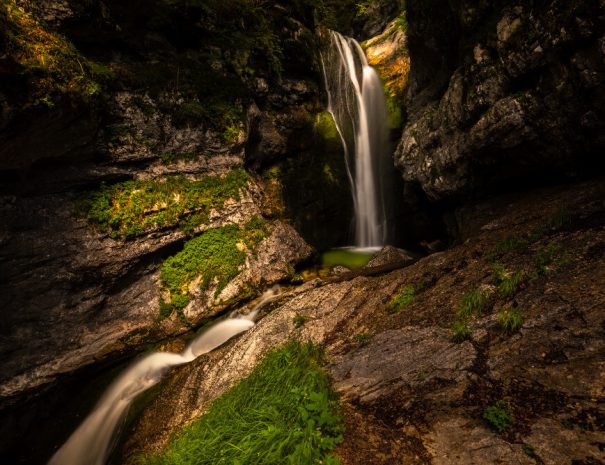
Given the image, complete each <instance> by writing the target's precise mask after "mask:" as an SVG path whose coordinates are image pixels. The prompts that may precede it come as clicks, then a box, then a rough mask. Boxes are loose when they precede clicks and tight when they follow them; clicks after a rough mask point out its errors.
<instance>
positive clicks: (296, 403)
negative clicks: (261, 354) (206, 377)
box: [139, 343, 344, 465]
mask: <svg viewBox="0 0 605 465" xmlns="http://www.w3.org/2000/svg"><path fill="white" fill-rule="evenodd" d="M322 363H323V361H322V351H321V349H320V348H318V347H317V346H313V345H311V344H300V343H290V344H288V345H286V346H285V347H283V348H280V349H277V350H275V351H273V352H271V353H269V354H268V355H267V356H266V357H265V358H264V360H263V361H262V362H261V363H260V365H259V366H258V367H257V368H256V369H255V370H254V371H253V372H252V374H251V375H250V376H249V377H248V378H246V379H244V380H243V381H241V382H240V383H239V384H238V385H236V386H235V387H234V388H233V389H231V390H230V391H228V392H227V393H225V394H223V395H222V396H221V397H219V398H218V399H217V400H216V401H214V403H213V404H212V406H211V407H210V409H209V411H208V413H206V414H205V415H204V416H202V417H201V418H199V419H198V420H196V421H195V422H194V423H193V424H191V425H189V426H187V427H186V428H185V429H184V430H183V431H181V432H180V433H179V434H177V435H176V436H175V437H174V438H173V439H172V440H171V442H170V443H169V445H168V447H167V449H166V450H165V451H164V452H162V453H161V454H160V455H157V456H150V457H144V458H140V460H139V464H140V465H234V464H241V465H243V464H255V465H277V464H290V465H316V464H324V465H337V464H338V463H339V461H338V459H336V458H335V457H334V456H333V455H332V453H331V452H332V450H333V449H334V448H335V447H336V446H337V445H338V444H339V443H340V442H341V441H342V434H343V432H344V427H343V425H342V419H341V417H340V415H339V413H338V403H337V401H336V395H335V393H334V392H333V390H332V389H331V387H330V384H329V380H328V377H327V375H326V374H325V373H324V372H323V371H322V369H321V364H322Z"/></svg>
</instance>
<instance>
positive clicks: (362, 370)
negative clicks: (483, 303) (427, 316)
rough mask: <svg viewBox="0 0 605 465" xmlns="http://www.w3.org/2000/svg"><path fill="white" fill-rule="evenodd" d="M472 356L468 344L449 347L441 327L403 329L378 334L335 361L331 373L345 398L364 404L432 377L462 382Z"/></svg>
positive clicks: (470, 365) (472, 353) (471, 361)
mask: <svg viewBox="0 0 605 465" xmlns="http://www.w3.org/2000/svg"><path fill="white" fill-rule="evenodd" d="M476 356H477V353H476V350H475V348H474V347H473V345H472V344H471V343H470V342H464V343H462V344H456V343H453V342H451V340H450V339H448V334H447V332H445V331H443V330H441V329H437V328H418V327H407V328H402V329H398V330H390V331H385V332H383V333H380V334H378V335H376V336H375V337H373V338H372V339H371V340H370V342H369V343H368V345H366V346H364V347H362V348H360V349H359V350H355V351H353V352H350V353H348V354H345V355H344V356H342V357H341V358H340V359H338V360H336V361H335V364H334V365H333V366H332V368H331V374H332V376H333V378H334V386H335V388H336V389H337V390H338V391H340V392H343V393H344V395H345V397H347V398H358V399H359V400H361V401H362V402H370V401H373V400H376V399H378V398H380V397H383V396H386V395H389V394H390V393H392V392H394V391H395V390H397V389H398V388H400V387H403V386H409V387H412V388H413V387H415V386H419V385H420V384H423V383H426V382H428V381H430V380H432V379H439V380H447V381H460V380H463V379H464V378H465V377H466V376H467V371H468V370H469V369H470V368H471V367H472V365H473V363H474V361H475V358H476Z"/></svg>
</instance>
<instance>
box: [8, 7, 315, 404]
mask: <svg viewBox="0 0 605 465" xmlns="http://www.w3.org/2000/svg"><path fill="white" fill-rule="evenodd" d="M143 3H145V5H144V6H145V8H141V6H142V5H143ZM143 3H141V2H131V3H130V4H128V5H126V4H124V3H123V2H118V1H115V2H114V1H108V2H105V1H103V2H99V1H92V2H88V1H86V2H81V1H78V0H73V1H72V0H69V1H68V0H65V1H63V0H61V1H54V0H48V1H43V2H29V1H25V0H24V1H16V0H11V1H9V2H5V3H3V4H2V6H0V16H1V18H2V21H3V24H4V22H5V21H6V24H7V28H3V30H2V31H0V44H1V46H2V47H3V48H2V51H0V80H1V81H2V83H3V85H2V86H0V87H1V89H0V130H1V132H0V176H1V178H2V187H1V188H0V217H1V218H2V221H0V256H1V257H2V258H1V260H0V275H2V277H3V279H2V281H1V283H0V304H1V305H2V318H1V323H0V334H1V337H0V340H1V342H0V358H1V359H2V369H1V370H0V371H1V372H2V374H1V375H0V408H1V407H2V406H4V405H5V404H8V403H11V402H13V401H14V400H15V399H13V398H12V396H14V395H16V394H19V393H21V392H23V391H26V390H28V389H30V388H33V387H36V386H41V385H43V384H46V383H49V382H52V381H53V380H55V379H56V378H57V376H59V375H61V374H63V373H68V372H71V371H73V370H76V369H79V368H81V367H82V366H85V365H89V364H92V363H97V362H99V361H103V360H107V359H109V358H111V357H116V356H120V355H124V354H128V353H133V351H134V350H137V349H136V348H138V347H140V346H141V345H142V344H146V343H153V342H154V341H158V340H160V339H162V338H165V337H166V336H168V335H174V334H179V333H182V332H184V331H189V330H190V329H191V328H192V327H195V326H196V325H198V324H200V323H202V322H203V321H204V320H206V319H208V318H209V317H211V316H215V315H217V314H219V313H220V312H223V311H225V310H226V309H228V308H229V305H235V304H236V303H237V302H238V301H241V299H242V296H247V298H250V297H252V296H253V295H254V293H255V292H259V291H260V290H261V287H262V286H265V285H271V284H272V283H275V282H278V281H280V280H284V279H287V278H288V276H289V275H290V274H291V273H292V271H291V270H292V266H293V265H295V264H296V263H297V262H299V261H301V260H304V259H306V258H307V257H309V255H310V254H311V252H312V251H311V249H310V247H309V246H308V245H307V244H306V242H305V241H304V240H303V239H302V238H301V237H300V235H299V234H298V233H297V232H296V231H295V230H294V229H293V228H292V227H291V226H289V225H288V224H287V222H286V221H283V220H282V219H278V216H279V214H280V212H282V211H283V205H281V204H283V201H282V200H281V199H280V198H279V197H280V195H279V193H278V194H277V195H273V194H272V193H271V192H270V190H269V189H268V188H267V185H268V182H267V179H266V178H263V177H262V176H260V175H258V176H256V175H252V176H251V178H250V180H249V182H247V185H246V186H244V187H243V188H242V189H240V191H239V194H238V195H239V199H226V200H225V202H224V204H223V205H222V206H221V207H220V208H215V209H211V210H210V211H208V215H207V216H208V218H204V219H203V220H202V221H198V223H196V224H192V225H191V226H192V227H193V229H191V230H188V229H187V228H185V229H184V228H182V227H176V226H174V225H168V226H161V225H159V226H158V225H156V226H155V227H153V228H151V229H149V230H146V231H144V233H142V234H138V233H137V234H136V235H134V236H133V237H128V238H124V237H112V236H111V235H108V234H107V231H105V230H103V229H102V228H97V229H95V227H94V226H93V225H92V224H89V222H88V221H87V220H86V218H83V217H82V216H83V215H82V214H81V212H80V204H81V203H82V201H83V200H84V199H86V197H87V195H88V194H89V193H90V192H100V191H101V190H102V189H103V187H102V186H103V185H114V184H116V183H118V182H123V181H137V182H147V181H149V182H158V183H162V182H163V181H165V180H166V179H168V178H169V177H172V176H181V177H184V179H186V180H187V181H191V182H194V181H199V180H201V179H207V177H208V176H216V175H224V174H225V173H229V172H231V171H232V170H234V169H242V168H243V167H244V165H246V166H248V167H253V168H258V167H260V166H261V165H263V166H264V165H266V164H268V163H273V162H274V161H275V160H276V159H278V158H280V157H281V158H285V157H287V156H291V155H292V154H299V153H302V152H303V149H304V151H306V152H305V153H307V154H309V153H315V152H316V151H318V147H319V145H318V144H320V143H321V141H322V138H321V136H314V137H306V138H303V139H304V140H305V144H306V145H304V147H302V146H301V144H298V145H297V144H296V141H297V140H298V139H299V136H300V134H301V133H303V134H307V135H309V134H315V132H314V129H313V125H312V124H311V123H309V120H311V121H312V120H313V118H314V117H316V116H317V114H318V113H320V110H321V105H320V95H319V87H318V84H317V80H318V77H319V68H318V67H317V63H316V61H315V57H314V53H315V50H316V44H315V42H314V41H315V38H314V36H313V31H312V29H313V27H314V22H313V20H312V18H311V19H310V20H309V18H308V17H307V13H308V11H294V10H288V9H280V8H277V7H276V8H271V9H270V11H269V12H268V13H267V15H268V16H267V15H266V16H267V18H268V19H267V21H269V22H268V23H267V24H265V23H263V24H265V26H264V27H265V29H262V27H261V26H259V25H258V24H257V23H254V24H250V25H245V27H248V28H249V29H248V30H247V31H245V32H248V33H250V34H252V35H254V37H257V39H258V38H260V39H262V38H264V39H267V40H274V39H275V40H277V39H276V38H275V37H277V36H275V37H274V36H273V35H271V34H273V32H275V30H277V31H278V32H279V40H280V44H281V45H280V46H282V47H283V48H280V52H279V53H282V52H283V53H284V54H290V53H291V54H292V57H293V58H292V59H288V60H283V61H281V62H279V63H278V62H274V61H272V60H273V59H275V60H277V61H279V58H280V56H278V55H276V54H274V55H271V54H269V55H266V54H265V52H266V51H268V48H267V47H268V46H267V43H266V42H264V45H263V47H261V49H262V50H261V49H259V48H258V47H256V45H255V42H254V41H252V42H250V43H249V42H246V41H239V42H237V43H231V42H229V41H227V39H224V38H221V39H216V38H214V37H212V38H209V37H207V36H206V34H207V32H208V30H209V28H210V29H211V30H215V28H216V27H222V28H227V30H228V29H229V28H234V30H237V28H240V27H244V26H242V23H241V21H240V19H241V18H239V17H235V18H233V11H230V10H228V7H225V8H226V10H225V11H222V10H220V8H222V6H221V5H215V6H213V7H212V8H208V9H204V8H201V9H200V8H196V7H191V8H189V9H188V8H185V7H184V6H183V5H181V6H178V5H173V4H172V2H163V1H152V2H143ZM184 3H186V2H184ZM20 7H22V9H21V8H20ZM219 10H220V11H219ZM213 14H221V15H223V16H222V17H221V18H222V19H221V22H220V23H219V24H218V26H217V24H215V23H214V22H213V17H212V15H213ZM238 14H239V13H238ZM263 14H265V13H263ZM236 16H237V15H236ZM141 24H144V25H145V27H144V28H141V27H140V25H141ZM276 24H279V27H277V26H276ZM259 28H260V29H259ZM272 28H277V29H272ZM177 31H178V34H176V35H175V33H176V32H177ZM221 31H222V29H221ZM272 31H273V32H272ZM219 32H220V31H219ZM223 32H224V31H223ZM231 32H233V30H232V31H231ZM240 33H242V32H241V31H240ZM242 34H243V33H242ZM276 34H277V32H276ZM217 35H220V34H219V33H218V32H217ZM221 37H222V36H221ZM260 39H259V40H260ZM28 41H30V42H28ZM32 41H33V42H32ZM36 41H39V42H36ZM45 41H46V42H45ZM183 41H184V42H183ZM217 41H218V42H219V43H218V44H217V43H216V42H217ZM221 41H222V42H221ZM34 47H38V48H36V50H47V49H48V50H50V52H49V53H50V55H52V56H53V57H55V58H56V59H57V60H64V61H59V66H58V68H57V69H55V70H54V71H53V69H52V68H50V66H51V65H50V64H49V67H48V73H47V74H45V72H46V69H47V68H45V66H44V63H47V62H45V61H44V60H48V63H54V61H50V58H49V57H50V55H49V57H45V56H42V63H41V64H40V63H38V64H36V63H37V62H36V61H35V60H36V59H40V58H39V56H35V55H32V56H30V55H28V54H29V53H31V49H32V48H34ZM275 53H277V51H275ZM23 56H25V58H27V59H29V61H27V60H24V59H23ZM57 57H58V58H57ZM55 58H53V60H54V59H55ZM19 60H22V61H19ZM32 62H33V63H34V65H31V63H32ZM302 64H304V66H303V65H302ZM28 66H29V68H28ZM32 66H33V67H32ZM74 66H75V68H74ZM277 68H279V72H280V73H281V75H279V76H278V70H277ZM81 82H84V83H86V87H82V86H80V84H78V83H81ZM212 85H214V87H212ZM217 85H218V86H220V88H216V86H217ZM78 86H80V87H78ZM74 89H76V90H74ZM248 109H250V110H249V111H248ZM246 116H249V119H248V118H247V117H246ZM257 120H258V121H260V123H259V124H257ZM301 122H303V123H305V124H303V123H301ZM301 125H302V126H301ZM301 128H302V129H301ZM255 137H258V138H259V139H260V141H261V142H260V143H259V144H256V145H255V144H252V142H251V141H252V140H253V139H254V138H255ZM321 150H323V145H322V146H321ZM320 166H321V165H320ZM179 179H180V178H179ZM135 191H136V190H135ZM135 191H133V195H136V192H135ZM210 200H212V199H210ZM173 201H174V202H176V203H178V202H179V194H178V193H177V192H175V193H174V200H173ZM132 202H133V203H134V202H135V199H134V197H133V200H132ZM164 203H165V202H164ZM276 203H277V204H280V205H278V207H279V208H277V207H276V208H273V209H272V208H270V207H271V205H272V204H276ZM197 207H199V208H201V207H203V205H194V206H187V207H185V210H184V217H189V218H194V216H193V215H191V212H192V211H194V210H195V208H197ZM163 208H166V205H163V204H161V202H158V204H157V205H155V206H152V207H151V210H150V211H147V212H146V213H145V214H146V215H148V214H150V213H154V212H158V211H161V210H162V209H163ZM280 208H281V210H280ZM263 215H264V216H265V222H266V224H267V228H268V237H267V238H265V239H264V240H263V241H262V242H261V243H260V244H259V245H258V248H257V249H256V250H255V251H254V253H252V251H249V252H250V253H249V254H248V257H247V259H246V262H245V263H244V264H243V265H242V266H241V268H240V269H239V271H240V273H239V275H238V276H236V277H235V278H234V279H232V280H231V281H230V282H229V283H227V285H226V286H225V289H223V290H222V292H221V293H220V295H218V296H216V297H217V298H216V299H215V298H213V297H209V294H210V293H206V294H208V295H206V294H204V293H196V295H195V296H194V297H195V299H194V302H193V303H192V304H190V306H189V307H187V309H186V311H185V312H184V314H183V315H182V318H180V317H177V315H176V313H173V314H172V316H171V317H170V318H164V319H162V320H161V319H160V318H159V317H160V291H159V290H160V284H161V283H160V281H161V279H160V269H161V266H162V262H163V261H164V260H165V259H167V258H168V257H170V256H172V255H174V254H176V253H177V252H178V251H179V250H180V249H182V248H183V245H184V244H185V243H186V242H187V241H188V240H190V239H191V238H192V237H193V236H196V235H200V234H203V232H204V231H206V230H208V229H212V228H220V227H223V226H226V225H238V226H243V225H244V224H246V222H247V221H248V220H250V219H251V218H253V217H258V218H262V217H263ZM181 219H184V218H181ZM194 219H195V218H194ZM179 221H180V220H179ZM244 291H245V292H244ZM193 292H197V291H196V290H194V291H193Z"/></svg>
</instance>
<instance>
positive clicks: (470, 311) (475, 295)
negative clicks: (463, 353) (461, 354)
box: [451, 288, 490, 342]
mask: <svg viewBox="0 0 605 465" xmlns="http://www.w3.org/2000/svg"><path fill="white" fill-rule="evenodd" d="M489 297H490V293H489V292H488V290H487V289H482V288H476V289H473V290H472V291H469V292H467V293H466V294H464V296H463V297H462V300H461V302H460V305H459V307H458V312H457V313H456V319H455V320H454V322H453V323H452V326H451V330H452V339H453V340H454V341H456V342H462V341H464V340H466V339H468V338H469V337H470V335H471V330H470V328H469V325H468V323H469V321H470V319H471V318H473V317H475V316H476V315H478V314H480V313H481V312H482V311H483V309H484V308H485V306H486V305H487V303H488V301H489Z"/></svg>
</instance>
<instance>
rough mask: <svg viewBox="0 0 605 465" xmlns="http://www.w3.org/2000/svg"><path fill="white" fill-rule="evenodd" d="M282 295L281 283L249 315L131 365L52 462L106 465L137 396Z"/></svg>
mask: <svg viewBox="0 0 605 465" xmlns="http://www.w3.org/2000/svg"><path fill="white" fill-rule="evenodd" d="M278 294H279V286H274V287H272V288H271V289H269V290H268V291H266V292H265V293H264V294H263V295H262V297H261V299H260V301H259V302H258V303H257V304H256V306H255V307H254V308H253V309H252V310H251V311H250V313H249V314H247V315H238V314H237V313H234V314H232V315H231V317H230V318H227V319H225V320H223V321H220V322H219V323H217V324H215V325H213V326H212V327H210V328H209V329H207V330H206V331H204V332H203V333H202V334H201V335H200V336H198V337H196V338H195V339H194V340H193V341H192V342H191V343H190V344H189V345H188V346H187V347H186V348H185V350H184V351H183V352H181V353H180V354H175V353H170V352H155V353H152V354H150V355H147V356H146V357H144V358H142V359H141V360H138V361H137V362H135V363H134V364H132V365H131V366H130V367H128V368H127V369H126V370H125V371H124V373H122V375H120V376H119V377H118V378H117V379H116V380H115V381H114V382H113V383H112V384H111V386H109V388H108V389H107V390H106V391H105V393H104V394H103V396H102V397H101V400H100V401H99V402H98V404H97V406H96V407H95V408H94V410H93V411H92V413H91V414H90V415H89V416H88V417H87V418H86V419H85V420H84V421H83V422H82V424H81V425H80V426H79V427H78V429H76V431H75V432H74V433H73V434H72V435H71V436H70V437H69V439H68V440H67V442H65V444H63V446H61V448H60V449H59V450H58V451H57V452H56V453H55V454H54V455H53V456H52V458H51V459H50V461H49V462H48V465H104V464H105V462H106V461H107V459H108V456H109V453H110V452H111V448H112V445H113V443H112V439H114V437H115V430H116V428H117V426H118V425H119V423H120V420H122V419H123V418H124V416H125V414H126V412H127V410H128V407H129V406H130V404H131V403H132V401H133V400H134V398H135V397H136V396H137V395H139V394H140V393H142V392H143V391H145V390H147V389H149V388H150V387H151V386H153V385H155V384H157V383H158V382H159V381H160V380H161V379H162V377H163V375H164V374H165V373H166V371H168V370H169V369H170V368H171V367H174V366H177V365H183V364H185V363H189V362H191V361H193V360H195V359H196V358H197V357H199V356H200V355H202V354H205V353H207V352H210V351H211V350H213V349H215V348H217V347H219V346H221V345H222V344H223V343H225V342H226V341H228V340H229V339H231V338H232V337H234V336H236V335H237V334H240V333H242V332H244V331H246V330H248V329H250V328H251V327H252V326H254V320H255V318H256V315H257V313H258V312H259V310H260V309H261V307H262V306H263V305H264V304H265V303H267V302H268V301H269V300H271V299H273V298H274V297H276V296H277V295H278Z"/></svg>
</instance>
